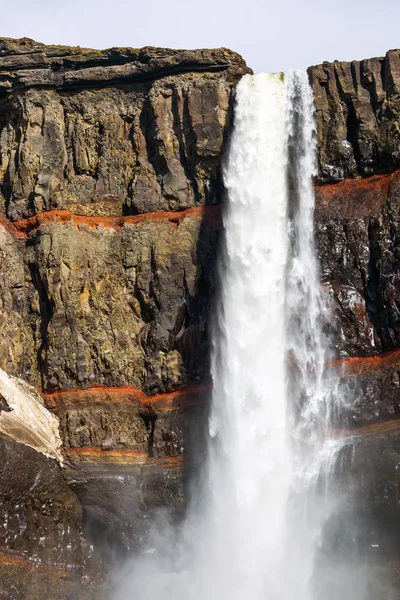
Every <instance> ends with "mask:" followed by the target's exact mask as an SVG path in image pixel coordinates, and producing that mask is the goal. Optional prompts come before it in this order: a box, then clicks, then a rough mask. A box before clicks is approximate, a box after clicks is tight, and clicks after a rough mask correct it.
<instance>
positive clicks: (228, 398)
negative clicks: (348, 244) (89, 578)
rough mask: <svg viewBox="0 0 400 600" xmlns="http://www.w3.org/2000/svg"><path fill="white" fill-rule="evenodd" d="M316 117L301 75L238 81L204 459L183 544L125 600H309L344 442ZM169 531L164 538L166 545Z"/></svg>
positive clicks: (131, 587) (158, 558)
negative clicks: (331, 344)
mask: <svg viewBox="0 0 400 600" xmlns="http://www.w3.org/2000/svg"><path fill="white" fill-rule="evenodd" d="M314 153H315V148H314V116H313V99H312V93H311V90H310V88H309V84H308V81H307V76H306V74H305V73H304V74H302V73H297V72H294V73H290V74H289V75H288V76H286V78H285V80H284V79H283V77H281V76H280V75H266V74H260V75H256V76H249V75H246V76H245V77H243V79H242V80H241V82H240V83H239V85H238V87H237V97H236V111H235V127H234V131H233V134H232V138H231V141H230V150H229V156H228V161H227V164H226V167H225V171H224V182H225V187H226V189H227V193H228V203H227V207H226V213H225V218H224V225H225V239H224V244H223V248H222V250H221V259H220V265H219V277H220V282H221V290H220V298H219V302H218V307H217V314H216V324H215V327H214V331H213V355H212V376H213V383H214V386H213V401H212V409H211V416H210V432H209V433H210V437H209V456H208V462H207V465H206V467H205V470H204V471H205V472H204V478H203V485H202V489H201V494H200V495H199V496H198V497H197V500H196V502H193V503H192V505H191V506H190V507H189V509H188V515H187V517H186V520H185V522H184V523H183V525H182V529H181V531H180V532H179V534H178V540H176V538H174V548H173V549H172V548H171V547H169V546H168V542H167V541H165V539H164V541H161V542H159V544H158V546H159V547H158V551H157V552H156V553H155V554H154V555H152V556H147V557H145V558H144V559H141V560H139V561H138V562H137V563H136V566H134V573H133V575H132V574H131V575H130V577H129V584H128V586H127V585H125V586H124V591H123V593H122V594H121V596H119V597H121V598H124V599H126V598H131V597H132V598H135V600H136V599H137V600H150V598H155V597H157V596H158V595H160V596H161V595H162V597H163V598H164V599H165V600H170V599H171V600H172V598H173V599H174V600H204V599H205V598H207V600H228V599H229V600H239V599H240V600H243V598H245V597H250V598H251V599H252V600H267V599H268V600H289V599H291V600H292V598H294V597H296V598H299V599H300V600H311V599H312V598H313V597H314V592H313V575H314V570H315V560H316V556H317V552H318V547H319V544H320V540H321V536H322V529H323V525H324V522H325V520H326V518H327V516H328V504H327V502H326V495H325V494H324V493H321V491H320V490H319V487H318V485H317V484H318V482H319V480H320V478H321V474H322V473H325V474H326V473H327V472H329V468H330V465H331V464H333V462H334V457H335V456H336V448H335V444H334V443H330V442H329V441H328V439H327V436H328V430H329V419H330V414H331V407H330V404H329V403H330V395H329V393H328V391H327V389H326V388H325V384H324V379H323V366H324V360H325V352H324V344H323V338H322V333H321V310H322V306H323V302H322V299H321V294H320V285H319V279H318V269H317V261H316V257H315V252H314V235H313V210H314V195H313V187H312V176H313V174H314V164H315V163H314ZM170 539H171V538H169V541H170Z"/></svg>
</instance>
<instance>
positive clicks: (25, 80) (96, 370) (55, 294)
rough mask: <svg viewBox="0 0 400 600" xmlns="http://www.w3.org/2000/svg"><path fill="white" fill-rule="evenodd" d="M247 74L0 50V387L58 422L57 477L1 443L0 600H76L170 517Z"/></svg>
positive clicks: (222, 64)
mask: <svg viewBox="0 0 400 600" xmlns="http://www.w3.org/2000/svg"><path fill="white" fill-rule="evenodd" d="M248 71H249V69H248V68H247V67H246V65H245V63H244V62H243V60H242V59H241V58H240V57H239V56H238V55H237V54H235V53H233V52H231V51H229V50H225V49H219V50H198V51H180V50H176V51H175V50H164V49H159V48H144V49H141V50H134V49H129V48H128V49H126V48H122V49H121V48H117V49H111V50H106V51H102V52H99V51H95V50H86V49H81V48H64V47H51V46H44V45H43V44H39V43H37V42H34V41H32V40H27V39H26V40H7V39H2V40H0V278H1V295H0V307H1V309H0V367H1V368H2V369H4V370H5V371H6V372H7V373H9V374H10V375H16V376H19V377H21V378H22V379H23V380H24V381H26V382H27V383H28V384H30V385H32V386H34V387H35V388H36V389H37V390H39V391H40V392H41V394H42V399H43V402H44V405H45V407H46V409H47V410H49V411H51V412H52V413H54V415H55V416H57V418H58V419H59V423H60V435H61V440H62V464H63V466H62V468H60V466H59V464H57V463H56V461H54V460H52V459H50V458H45V457H43V456H42V458H40V456H41V455H38V453H35V451H34V450H32V449H29V448H27V447H25V446H24V445H23V444H20V445H18V444H16V443H15V442H11V441H10V440H7V438H6V437H4V444H5V446H4V447H2V448H0V452H1V456H2V457H4V462H5V463H7V464H10V465H12V464H13V463H12V461H11V462H10V461H9V459H8V455H7V453H6V449H5V448H6V446H7V444H8V446H7V448H8V447H9V445H10V444H11V443H12V444H14V446H12V448H14V447H15V448H20V447H21V450H20V452H25V453H26V452H29V453H30V454H29V456H30V457H31V460H30V462H26V468H25V472H26V477H27V478H28V480H29V481H28V480H27V481H25V479H18V477H17V473H18V470H17V471H16V473H15V478H16V479H17V480H18V481H17V483H18V486H19V487H18V486H17V487H15V488H14V487H13V486H11V487H10V488H9V491H8V496H7V499H4V502H3V496H1V498H0V503H1V502H3V504H4V506H5V507H8V508H7V511H8V513H7V514H9V513H11V512H12V511H11V509H10V507H12V506H16V505H17V504H18V506H21V507H22V506H23V516H22V517H21V518H20V517H19V516H18V515H19V513H18V515H17V516H15V515H14V516H13V519H14V520H15V518H17V519H20V523H23V525H21V527H20V530H21V532H22V533H20V534H18V535H17V536H16V537H15V540H16V541H15V543H14V542H12V543H11V542H10V539H11V537H12V536H14V535H15V531H14V529H15V527H14V525H13V526H12V527H11V525H10V526H9V527H7V526H6V530H7V531H6V532H5V534H4V535H5V538H4V543H3V547H4V552H3V554H2V551H1V549H0V570H1V564H2V559H1V557H2V556H3V555H4V564H5V565H7V566H8V568H10V571H9V574H7V575H6V574H5V575H4V578H2V577H1V578H0V579H1V585H2V586H3V588H1V586H0V595H1V594H3V595H4V596H5V597H7V598H13V597H14V596H13V594H16V597H18V598H29V599H30V600H34V599H35V598H36V597H39V596H38V594H39V589H40V585H42V593H43V592H44V590H45V588H46V586H47V588H46V589H49V590H50V588H51V587H52V588H53V589H57V597H58V598H60V599H61V598H65V599H66V598H70V597H74V598H75V597H76V598H78V597H79V598H86V597H87V596H88V597H89V596H90V597H91V598H95V597H97V596H96V594H98V593H100V591H99V589H100V588H99V585H100V583H101V577H102V573H103V571H104V566H105V565H107V568H109V567H111V566H112V564H113V560H115V558H116V557H118V556H119V555H120V553H126V552H127V551H129V550H130V549H132V548H134V547H135V546H136V545H137V544H138V543H139V542H140V540H141V539H143V536H144V535H145V533H146V531H147V529H148V528H149V527H150V526H151V524H152V520H153V515H154V511H155V510H156V509H157V507H160V506H163V507H169V508H170V509H171V511H173V512H174V514H176V515H177V516H178V515H179V514H182V511H183V510H184V496H185V486H186V471H187V469H188V468H189V467H188V465H190V470H191V471H193V469H194V468H196V464H197V463H198V462H200V461H201V456H202V450H201V445H200V444H199V446H196V440H200V438H201V426H200V424H201V423H202V422H204V421H205V415H206V414H207V396H208V386H209V366H208V350H207V348H208V341H207V313H208V309H209V306H210V302H211V299H212V296H213V289H214V270H215V259H216V248H217V239H218V235H219V231H220V229H221V211H220V206H219V205H220V204H221V201H222V193H223V186H222V179H221V156H222V154H223V151H224V147H225V144H226V141H227V139H228V136H229V131H230V127H231V122H232V101H233V90H234V86H235V84H236V82H237V81H238V80H239V79H240V77H241V76H242V75H243V74H244V73H246V72H248ZM0 409H1V406H0ZM0 418H1V416H0ZM0 441H1V440H0ZM10 448H11V446H10ZM10 453H13V456H14V455H15V456H14V458H13V460H14V459H16V457H17V456H18V452H17V450H10ZM43 461H48V463H47V464H48V465H51V466H49V467H47V469H48V470H49V473H50V471H51V472H54V477H50V476H49V477H48V478H47V481H45V480H42V479H40V477H41V476H39V475H38V473H43V472H44V470H43V469H44V468H45V467H43V466H42V463H43ZM2 462H3V461H2ZM39 463H40V466H37V464H39ZM2 477H3V475H2V474H1V473H0V486H1V485H4V489H5V490H6V489H7V473H5V472H4V477H3V478H2ZM31 482H33V483H31ZM25 487H26V490H25ZM36 488H37V489H36ZM59 488H60V489H62V492H61V491H60V492H59V491H58V489H59ZM28 490H30V491H28ZM32 490H33V491H32ZM4 493H6V492H4ZM62 494H63V495H62ZM44 496H46V501H45V499H43V498H44ZM23 498H26V500H23ZM3 504H1V506H3ZM70 507H71V508H70ZM21 510H22V508H21ZM16 512H18V511H16ZM21 514H22V513H21ZM10 518H11V517H10ZM5 522H6V521H5ZM10 523H11V521H10ZM42 523H45V525H43V524H42ZM36 530H37V531H38V533H37V535H36ZM7 532H9V533H7ZM24 532H25V533H24ZM10 536H11V537H10ZM18 536H20V537H21V536H22V537H21V542H20V543H19V537H18ZM27 536H28V538H27ZM26 538H27V539H29V544H28V545H27V542H26ZM12 539H13V540H14V537H12ZM0 546H1V540H0ZM50 548H51V551H50V550H49V549H50ZM10 565H12V568H11V567H10ZM40 582H42V583H41V584H40ZM39 584H40V585H39ZM14 589H15V590H16V591H13V590H14ZM36 590H37V591H36ZM35 594H36V596H35ZM85 594H86V595H85ZM48 596H49V597H53V596H54V594H53V595H52V592H49V593H48Z"/></svg>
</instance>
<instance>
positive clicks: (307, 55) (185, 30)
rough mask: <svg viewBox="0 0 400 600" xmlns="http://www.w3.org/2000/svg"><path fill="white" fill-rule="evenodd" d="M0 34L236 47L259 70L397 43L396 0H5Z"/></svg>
mask: <svg viewBox="0 0 400 600" xmlns="http://www.w3.org/2000/svg"><path fill="white" fill-rule="evenodd" d="M0 14H1V21H0V36H2V37H15V38H17V37H30V38H33V39H35V40H37V41H40V42H44V43H49V44H50V43H52V44H68V45H79V46H86V47H91V48H109V47H111V46H132V47H134V48H138V47H141V46H146V45H152V46H163V47H170V48H216V47H220V46H225V47H227V48H231V49H232V50H236V51H237V52H239V53H240V54H241V55H242V56H243V57H244V58H245V60H246V61H247V63H248V65H249V66H250V67H252V68H253V69H254V70H255V71H269V72H270V71H284V70H286V69H288V68H306V67H307V66H309V65H312V64H318V63H320V62H322V61H324V60H329V61H331V60H335V59H337V60H354V59H361V58H370V57H372V56H381V55H383V54H384V53H385V52H386V50H389V49H391V48H400V2H399V0H373V1H372V0H336V1H329V0H320V1H318V0H264V1H263V0H240V1H239V0H196V1H191V0H139V1H137V0H136V1H133V0H14V1H13V0H0Z"/></svg>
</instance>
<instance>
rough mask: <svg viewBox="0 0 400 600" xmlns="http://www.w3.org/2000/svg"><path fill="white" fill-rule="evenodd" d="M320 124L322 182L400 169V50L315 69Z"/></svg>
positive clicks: (313, 79)
mask: <svg viewBox="0 0 400 600" xmlns="http://www.w3.org/2000/svg"><path fill="white" fill-rule="evenodd" d="M309 76H310V81H311V85H312V86H313V88H314V94H315V105H316V116H317V126H318V163H319V181H320V182H334V181H340V180H342V179H345V178H347V177H357V176H359V175H362V176H365V175H372V174H374V173H379V172H382V171H387V170H390V169H394V168H397V167H399V166H400V150H399V148H400V129H399V118H400V96H399V93H400V51H399V50H390V51H389V52H388V53H387V54H386V56H385V57H384V58H371V59H368V60H362V61H353V62H334V63H323V64H322V65H318V66H316V67H310V69H309Z"/></svg>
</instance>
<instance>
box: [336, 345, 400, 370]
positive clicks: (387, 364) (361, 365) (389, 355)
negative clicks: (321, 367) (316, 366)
mask: <svg viewBox="0 0 400 600" xmlns="http://www.w3.org/2000/svg"><path fill="white" fill-rule="evenodd" d="M399 365H400V348H396V349H395V350H392V351H391V352H385V353H384V354H379V355H378V356H367V357H363V358H362V357H361V358H359V357H351V358H343V359H339V360H334V361H331V362H329V363H328V364H327V367H333V368H335V369H337V370H338V372H339V374H340V375H343V376H346V377H357V376H358V375H365V374H367V373H380V372H381V371H383V370H384V369H391V368H393V367H397V366H399Z"/></svg>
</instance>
